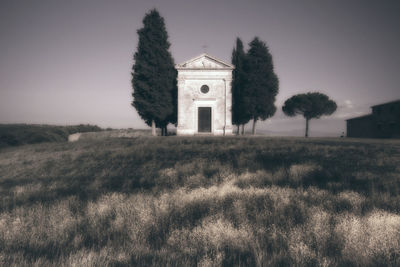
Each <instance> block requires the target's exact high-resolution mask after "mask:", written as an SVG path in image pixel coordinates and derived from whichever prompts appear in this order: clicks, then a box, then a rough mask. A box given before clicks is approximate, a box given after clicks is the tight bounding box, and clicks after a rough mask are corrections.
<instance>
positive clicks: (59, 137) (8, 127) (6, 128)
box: [0, 124, 101, 148]
mask: <svg viewBox="0 0 400 267" xmlns="http://www.w3.org/2000/svg"><path fill="white" fill-rule="evenodd" d="M97 131H101V128H100V127H98V126H96V125H88V124H87V125H84V124H80V125H71V126H55V125H40V124H0V148H2V147H8V146H20V145H25V144H37V143H44V142H62V141H67V140H68V136H69V135H70V134H74V133H78V132H97Z"/></svg>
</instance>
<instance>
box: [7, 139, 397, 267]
mask: <svg viewBox="0 0 400 267" xmlns="http://www.w3.org/2000/svg"><path fill="white" fill-rule="evenodd" d="M399 193H400V141H398V140H367V139H365V140H361V139H334V138H331V139H328V138H309V139H304V138H267V137H235V136H232V137H176V136H174V137H145V136H139V137H135V138H105V139H99V140H78V141H77V142H73V143H67V142H61V143H43V144H34V145H24V146H20V147H7V148H3V149H2V150H1V151H0V197H1V200H2V201H1V202H0V265H4V266H10V265H18V266H19V265H36V266H49V265H50V266H70V265H80V266H83V265H84V266H106V265H112V266H114V265H117V266H125V265H126V266H128V265H137V266H152V265H157V266H158V265H162V266H164V265H171V266H193V265H199V266H232V265H233V266H235V265H236V266H270V265H271V266H276V265H278V266H287V265H297V266H344V265H345V266H396V265H397V266H398V265H400V242H399V240H400V194H399Z"/></svg>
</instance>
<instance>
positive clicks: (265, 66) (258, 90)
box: [244, 37, 279, 134]
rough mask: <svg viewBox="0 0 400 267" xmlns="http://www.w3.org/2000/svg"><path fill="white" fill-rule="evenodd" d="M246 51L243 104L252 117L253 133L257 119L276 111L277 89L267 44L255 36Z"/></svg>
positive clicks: (276, 80) (277, 85)
mask: <svg viewBox="0 0 400 267" xmlns="http://www.w3.org/2000/svg"><path fill="white" fill-rule="evenodd" d="M249 46H250V48H249V51H248V52H247V83H246V91H245V93H244V94H245V97H244V101H245V105H246V107H247V110H248V112H249V113H250V115H251V118H252V119H253V131H252V132H253V134H256V123H257V121H258V120H266V119H267V118H269V117H272V116H273V115H274V114H275V112H276V107H275V98H276V95H277V94H278V90H279V81H278V77H277V76H276V74H275V72H274V66H273V62H272V55H271V54H270V53H269V50H268V47H267V45H266V44H265V43H264V42H263V41H261V40H259V39H258V37H255V38H254V39H253V41H251V42H250V44H249Z"/></svg>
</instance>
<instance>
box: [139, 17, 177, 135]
mask: <svg viewBox="0 0 400 267" xmlns="http://www.w3.org/2000/svg"><path fill="white" fill-rule="evenodd" d="M137 33H138V35H139V43H138V47H137V51H136V53H135V55H134V61H135V63H134V65H133V67H132V70H133V72H132V87H133V94H132V96H133V101H132V106H134V107H135V108H136V110H137V112H138V113H139V115H140V117H141V118H142V119H143V120H144V121H145V122H146V124H147V125H149V126H151V127H152V134H153V135H156V131H155V127H156V125H157V127H160V128H161V129H166V126H167V124H168V123H169V122H173V123H174V122H176V118H175V117H176V112H175V113H174V110H175V109H176V106H174V105H176V100H175V99H174V97H176V90H177V85H176V75H177V72H176V70H175V67H174V60H173V59H172V56H171V53H170V52H169V47H170V43H169V42H168V33H167V30H166V27H165V23H164V19H163V18H162V17H161V16H160V14H159V13H158V11H157V10H156V9H152V10H150V11H149V12H148V13H147V14H146V15H145V17H144V18H143V28H141V29H139V30H138V31H137ZM174 114H175V115H174ZM174 116H175V117H174ZM162 133H164V130H162Z"/></svg>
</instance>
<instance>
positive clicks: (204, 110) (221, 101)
mask: <svg viewBox="0 0 400 267" xmlns="http://www.w3.org/2000/svg"><path fill="white" fill-rule="evenodd" d="M175 67H176V69H177V71H178V128H177V135H231V134H232V112H231V107H232V90H231V84H232V70H233V69H234V66H233V65H231V64H228V63H225V62H223V61H221V60H219V59H216V58H214V57H212V56H210V55H208V54H202V55H200V56H198V57H195V58H192V59H190V60H188V61H186V62H184V63H182V64H177V65H176V66H175Z"/></svg>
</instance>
